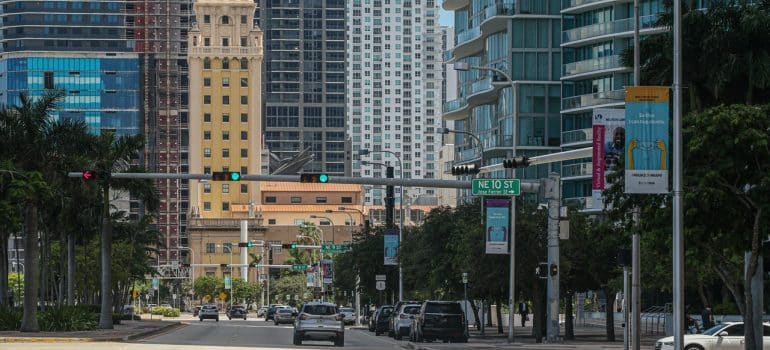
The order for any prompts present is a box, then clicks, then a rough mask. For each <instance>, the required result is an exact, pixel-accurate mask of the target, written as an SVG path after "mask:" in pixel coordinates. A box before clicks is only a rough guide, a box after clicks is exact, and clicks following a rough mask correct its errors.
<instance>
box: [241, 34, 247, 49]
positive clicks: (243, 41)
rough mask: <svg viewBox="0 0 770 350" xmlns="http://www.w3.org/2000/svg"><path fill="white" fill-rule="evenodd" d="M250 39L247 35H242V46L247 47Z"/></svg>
mask: <svg viewBox="0 0 770 350" xmlns="http://www.w3.org/2000/svg"><path fill="white" fill-rule="evenodd" d="M247 43H248V39H247V38H246V37H245V36H242V37H241V46H243V47H246V45H247Z"/></svg>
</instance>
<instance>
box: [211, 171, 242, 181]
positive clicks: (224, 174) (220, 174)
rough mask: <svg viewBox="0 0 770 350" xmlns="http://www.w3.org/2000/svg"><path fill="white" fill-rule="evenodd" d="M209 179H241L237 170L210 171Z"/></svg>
mask: <svg viewBox="0 0 770 350" xmlns="http://www.w3.org/2000/svg"><path fill="white" fill-rule="evenodd" d="M211 179H212V180H214V181H241V173H240V172H239V171H215V172H213V173H211Z"/></svg>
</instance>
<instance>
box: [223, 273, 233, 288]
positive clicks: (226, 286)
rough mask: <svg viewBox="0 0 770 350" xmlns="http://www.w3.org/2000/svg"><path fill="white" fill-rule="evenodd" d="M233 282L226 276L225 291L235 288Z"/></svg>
mask: <svg viewBox="0 0 770 350" xmlns="http://www.w3.org/2000/svg"><path fill="white" fill-rule="evenodd" d="M232 283H233V280H232V278H230V277H228V276H225V289H230V288H232V286H233V284H232Z"/></svg>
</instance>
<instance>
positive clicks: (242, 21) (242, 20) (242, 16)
mask: <svg viewBox="0 0 770 350" xmlns="http://www.w3.org/2000/svg"><path fill="white" fill-rule="evenodd" d="M247 20H248V17H247V16H246V15H241V24H246V21H247Z"/></svg>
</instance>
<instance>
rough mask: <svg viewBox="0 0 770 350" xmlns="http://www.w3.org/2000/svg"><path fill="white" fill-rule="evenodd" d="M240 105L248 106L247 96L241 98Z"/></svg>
mask: <svg viewBox="0 0 770 350" xmlns="http://www.w3.org/2000/svg"><path fill="white" fill-rule="evenodd" d="M241 104H242V105H246V104H249V97H248V96H241Z"/></svg>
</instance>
